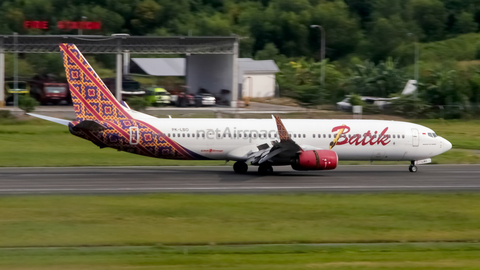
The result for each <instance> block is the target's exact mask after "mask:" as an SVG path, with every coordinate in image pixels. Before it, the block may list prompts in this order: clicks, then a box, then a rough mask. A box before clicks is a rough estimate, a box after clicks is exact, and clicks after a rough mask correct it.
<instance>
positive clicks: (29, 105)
mask: <svg viewBox="0 0 480 270" xmlns="http://www.w3.org/2000/svg"><path fill="white" fill-rule="evenodd" d="M38 105H39V103H38V101H36V100H35V99H34V98H32V97H31V96H26V95H19V96H18V107H19V108H20V109H22V110H24V111H25V112H26V113H29V112H33V111H34V110H35V107H37V106H38Z"/></svg>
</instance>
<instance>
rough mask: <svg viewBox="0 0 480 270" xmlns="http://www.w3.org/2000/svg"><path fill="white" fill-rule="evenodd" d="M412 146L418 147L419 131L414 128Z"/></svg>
mask: <svg viewBox="0 0 480 270" xmlns="http://www.w3.org/2000/svg"><path fill="white" fill-rule="evenodd" d="M412 146H413V147H418V129H416V128H412Z"/></svg>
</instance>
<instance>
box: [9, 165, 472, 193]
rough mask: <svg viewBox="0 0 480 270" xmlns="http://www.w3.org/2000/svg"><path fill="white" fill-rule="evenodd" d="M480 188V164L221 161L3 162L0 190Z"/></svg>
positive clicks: (22, 191)
mask: <svg viewBox="0 0 480 270" xmlns="http://www.w3.org/2000/svg"><path fill="white" fill-rule="evenodd" d="M391 191H475V192H479V191H480V165H424V166H419V171H418V172H417V173H410V172H409V171H408V167H407V166H406V165H403V166H389V165H378V166H374V165H372V166H339V167H338V168H337V169H336V170H333V171H308V172H298V171H294V170H292V169H290V168H289V167H275V173H274V174H273V175H269V176H260V175H258V174H257V173H256V168H255V167H251V168H250V171H249V173H247V174H244V175H238V174H235V173H234V172H233V171H232V168H231V167H230V166H219V167H172V166H169V167H74V168H0V194H4V195H5V194H118V193H159V192H164V193H165V192H171V193H198V192H205V193H222V192H223V193H224V192H227V193H266V192H270V193H285V192H391Z"/></svg>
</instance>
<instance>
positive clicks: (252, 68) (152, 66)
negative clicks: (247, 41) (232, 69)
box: [130, 58, 279, 76]
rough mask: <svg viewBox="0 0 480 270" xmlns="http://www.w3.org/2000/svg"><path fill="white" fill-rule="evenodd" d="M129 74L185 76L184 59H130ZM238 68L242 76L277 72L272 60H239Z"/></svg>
mask: <svg viewBox="0 0 480 270" xmlns="http://www.w3.org/2000/svg"><path fill="white" fill-rule="evenodd" d="M131 60H132V65H131V68H130V72H132V73H146V74H148V75H152V76H185V65H186V62H185V58H132V59H131ZM238 67H239V69H240V71H241V72H243V73H244V74H255V73H257V74H264V73H269V74H270V73H276V72H279V69H278V67H277V65H276V64H275V61H273V60H261V61H258V60H253V59H251V58H239V59H238Z"/></svg>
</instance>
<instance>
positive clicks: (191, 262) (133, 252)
mask: <svg viewBox="0 0 480 270" xmlns="http://www.w3.org/2000/svg"><path fill="white" fill-rule="evenodd" d="M479 257H480V244H474V243H455V244H447V243H424V244H395V245H385V244H379V245H269V246H241V247H239V246H227V247H225V246H197V247H165V246H152V247H113V248H112V247H108V248H59V249H45V248H34V249H9V250H5V249H0V268H5V269H88V270H95V269H212V268H214V269H240V270H241V269H439V268H441V269H459V268H461V269H478V268H479V267H480V260H478V258H479Z"/></svg>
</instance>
